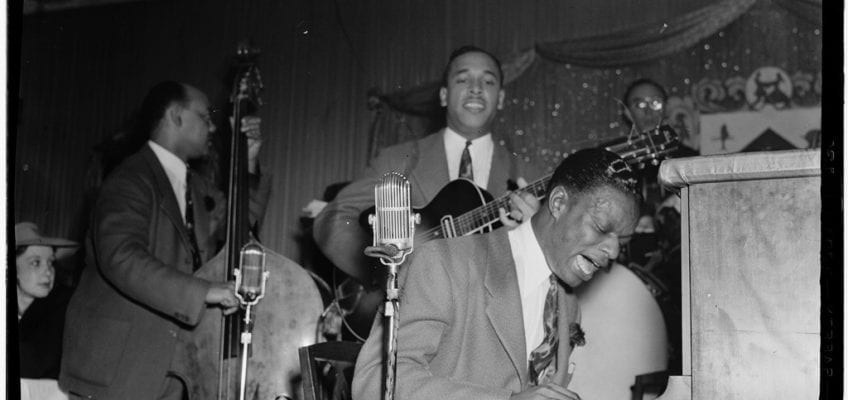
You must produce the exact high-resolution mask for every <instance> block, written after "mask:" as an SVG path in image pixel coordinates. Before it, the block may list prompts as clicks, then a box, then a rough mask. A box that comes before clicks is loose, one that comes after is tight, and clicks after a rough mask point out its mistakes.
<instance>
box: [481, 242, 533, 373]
mask: <svg viewBox="0 0 848 400" xmlns="http://www.w3.org/2000/svg"><path fill="white" fill-rule="evenodd" d="M487 236H488V237H489V240H488V246H489V248H488V252H487V253H488V256H487V257H488V259H487V260H486V262H485V264H484V265H488V267H487V269H486V278H485V285H486V290H487V291H488V295H489V299H488V300H489V301H488V303H487V305H486V315H487V316H488V317H489V322H490V323H491V324H492V327H493V328H494V330H495V333H496V334H497V336H498V339H500V341H501V344H502V345H503V347H504V349H505V350H506V352H507V354H508V355H509V358H510V360H512V364H513V366H514V367H515V372H516V373H517V374H518V377H519V380H520V381H521V387H524V386H525V385H526V382H527V373H528V371H527V355H526V344H525V340H524V323H523V322H521V321H523V319H518V322H516V318H515V316H521V315H523V313H522V310H521V295H520V294H519V292H518V279H517V277H516V274H515V263H514V262H513V258H512V251H511V250H510V247H509V240H508V239H507V235H506V231H505V230H499V231H495V233H493V234H491V235H487Z"/></svg>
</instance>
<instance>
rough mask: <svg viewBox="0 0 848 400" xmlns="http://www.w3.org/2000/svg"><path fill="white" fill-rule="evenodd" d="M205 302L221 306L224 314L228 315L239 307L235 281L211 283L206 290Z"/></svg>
mask: <svg viewBox="0 0 848 400" xmlns="http://www.w3.org/2000/svg"><path fill="white" fill-rule="evenodd" d="M206 304H209V305H212V306H218V307H221V309H223V311H224V315H230V314H232V313H234V312H236V311H237V310H238V308H239V300H238V298H237V297H236V283H235V282H224V283H212V284H211V286H210V287H209V291H208V292H206Z"/></svg>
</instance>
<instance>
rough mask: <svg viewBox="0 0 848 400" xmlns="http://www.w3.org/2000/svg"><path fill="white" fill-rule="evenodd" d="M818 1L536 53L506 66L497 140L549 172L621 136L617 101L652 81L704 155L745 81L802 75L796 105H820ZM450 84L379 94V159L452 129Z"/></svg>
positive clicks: (789, 1) (729, 11) (780, 3)
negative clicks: (703, 136)
mask: <svg viewBox="0 0 848 400" xmlns="http://www.w3.org/2000/svg"><path fill="white" fill-rule="evenodd" d="M821 19H822V4H821V1H820V0H773V1H772V0H720V1H717V2H715V3H714V4H710V5H707V6H705V7H703V8H700V9H696V10H694V11H691V12H687V13H684V14H682V15H679V16H677V17H674V18H671V19H669V20H667V21H664V22H654V23H648V24H642V25H638V26H636V27H632V28H626V29H623V30H620V31H615V32H611V33H606V34H600V35H593V36H581V37H575V38H567V39H563V40H559V41H551V42H541V43H537V44H536V45H535V46H533V47H532V48H530V49H527V50H525V51H523V52H520V53H518V54H515V55H510V56H507V57H503V66H504V77H505V90H506V92H507V102H506V107H505V109H504V110H503V111H501V112H500V113H499V116H498V118H497V120H496V123H495V126H494V129H493V131H494V132H495V134H496V135H497V136H498V137H499V140H500V141H502V142H505V143H507V144H508V145H509V146H511V147H512V149H513V151H515V152H517V153H521V154H524V155H525V156H526V158H527V159H528V160H530V159H536V160H538V161H539V162H540V163H542V164H545V165H547V166H548V168H552V167H554V166H555V165H556V163H557V162H558V160H559V159H561V157H562V156H564V155H566V154H568V152H570V151H574V150H577V149H580V148H584V147H590V146H594V145H597V144H599V143H600V142H603V141H605V140H609V139H610V138H614V137H618V136H620V135H622V132H623V130H624V128H623V126H622V125H623V124H622V119H621V115H620V114H621V109H622V107H621V105H620V103H619V102H618V101H616V100H617V99H618V97H620V96H621V95H622V94H623V91H624V88H625V87H626V85H627V83H628V82H630V81H632V80H634V79H636V78H639V77H650V78H653V79H655V80H657V81H659V82H660V83H661V84H664V85H665V86H666V88H667V90H668V91H669V92H670V95H671V99H670V101H669V104H668V106H669V113H670V117H672V118H671V122H672V123H673V124H675V125H676V126H675V128H676V130H677V131H678V133H679V134H680V135H681V139H682V140H683V141H684V143H685V144H687V145H689V146H690V147H695V148H697V140H698V137H697V134H698V132H697V118H698V115H699V113H703V112H716V111H722V110H725V111H726V110H733V109H739V108H741V107H743V106H744V93H740V90H742V87H740V85H741V86H744V80H745V79H746V78H747V77H748V75H750V74H751V73H752V72H753V71H755V70H756V69H757V68H759V67H762V66H768V65H773V66H777V67H779V68H782V69H784V70H786V71H787V72H788V73H789V74H790V75H792V76H793V84H794V85H795V86H796V88H797V89H799V90H796V92H795V93H796V96H795V98H793V104H794V105H796V106H809V105H816V104H818V103H820V101H821V100H820V99H821ZM439 86H440V82H438V81H432V82H430V83H426V84H423V85H420V86H418V87H414V88H409V89H406V90H402V91H396V92H390V93H386V94H379V93H378V91H377V89H372V92H371V96H370V104H371V108H372V110H377V111H378V112H377V113H376V114H375V115H374V121H375V122H374V123H373V124H372V132H371V136H370V138H371V141H370V147H369V151H370V152H371V154H373V152H374V151H376V150H377V149H379V148H382V147H384V146H388V145H391V144H394V143H398V142H402V141H405V140H409V139H412V138H415V137H419V136H422V135H426V134H428V133H430V132H433V131H434V130H436V129H438V128H440V127H442V126H444V110H443V109H442V108H441V107H440V106H439V103H438V96H437V94H438V88H439Z"/></svg>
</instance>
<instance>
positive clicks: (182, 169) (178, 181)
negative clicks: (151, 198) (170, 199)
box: [147, 140, 188, 222]
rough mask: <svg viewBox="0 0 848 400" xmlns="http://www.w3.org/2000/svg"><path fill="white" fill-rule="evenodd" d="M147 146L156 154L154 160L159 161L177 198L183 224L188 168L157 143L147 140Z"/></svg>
mask: <svg viewBox="0 0 848 400" xmlns="http://www.w3.org/2000/svg"><path fill="white" fill-rule="evenodd" d="M147 144H148V145H149V146H150V148H151V149H152V150H153V153H154V154H156V158H158V159H159V163H161V164H162V168H164V169H165V175H167V176H168V181H170V182H171V188H172V189H174V196H177V204H179V206H180V215H182V216H183V222H185V210H186V199H185V193H186V171H188V166H186V163H185V162H183V160H181V159H180V158H179V157H177V156H176V155H175V154H174V153H171V152H170V151H168V149H166V148H164V147H162V146H161V145H160V144H159V143H156V142H154V141H152V140H148V141H147Z"/></svg>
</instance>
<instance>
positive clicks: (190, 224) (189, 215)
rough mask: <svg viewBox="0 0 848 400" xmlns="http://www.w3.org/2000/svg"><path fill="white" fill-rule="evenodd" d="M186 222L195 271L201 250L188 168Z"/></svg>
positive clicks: (198, 263)
mask: <svg viewBox="0 0 848 400" xmlns="http://www.w3.org/2000/svg"><path fill="white" fill-rule="evenodd" d="M185 185H186V188H185V223H186V229H187V230H188V240H189V242H191V261H192V266H193V269H194V270H195V271H197V269H198V268H200V265H201V262H200V251H199V250H198V247H197V236H195V234H194V203H193V202H192V200H191V197H192V196H191V171H189V170H186V180H185Z"/></svg>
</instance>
